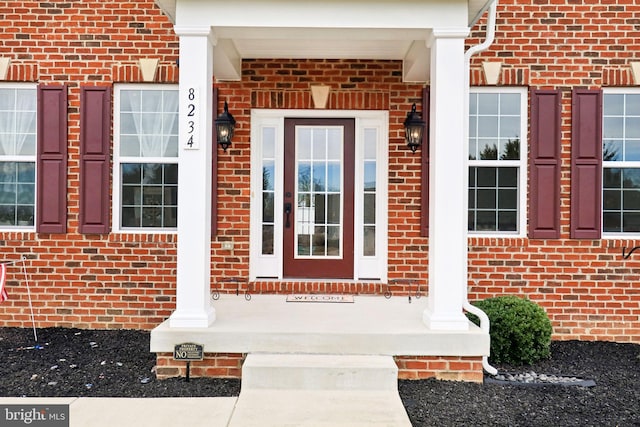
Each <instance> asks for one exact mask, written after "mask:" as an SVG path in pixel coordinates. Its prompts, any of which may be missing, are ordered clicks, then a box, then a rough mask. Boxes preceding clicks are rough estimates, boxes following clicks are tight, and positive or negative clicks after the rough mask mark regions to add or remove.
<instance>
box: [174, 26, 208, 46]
mask: <svg viewBox="0 0 640 427" xmlns="http://www.w3.org/2000/svg"><path fill="white" fill-rule="evenodd" d="M173 31H174V32H175V33H176V35H177V36H179V37H206V38H207V39H208V40H209V43H211V45H212V46H215V45H216V44H217V43H218V38H217V37H216V34H215V33H214V32H213V30H212V29H211V27H205V26H197V27H190V26H186V25H174V26H173Z"/></svg>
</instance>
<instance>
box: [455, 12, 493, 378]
mask: <svg viewBox="0 0 640 427" xmlns="http://www.w3.org/2000/svg"><path fill="white" fill-rule="evenodd" d="M497 8H498V0H493V2H492V3H491V5H490V6H489V16H488V17H487V34H486V39H485V41H484V42H482V43H480V44H477V45H475V46H471V47H470V48H469V49H468V50H467V51H466V52H465V53H464V65H465V73H464V76H465V77H464V78H465V85H464V90H465V102H464V120H465V123H466V124H465V127H464V135H465V138H464V141H465V147H466V149H465V150H466V151H467V153H466V154H467V155H466V156H465V162H467V161H468V158H469V153H468V150H469V144H468V143H467V141H468V140H469V85H470V81H469V74H470V72H471V57H472V56H473V55H475V54H477V53H480V52H484V51H485V50H487V49H489V47H490V46H491V45H492V44H493V41H494V39H495V36H496V14H497V13H496V11H497ZM467 170H469V167H468V166H467ZM462 308H463V309H465V310H466V311H468V312H469V313H471V314H475V315H476V316H478V318H479V319H480V329H481V330H482V331H483V332H486V333H487V334H488V333H489V327H490V323H489V317H488V316H487V315H486V313H485V312H484V311H482V310H480V309H479V308H478V307H476V306H474V305H471V303H470V302H469V299H468V289H467V285H464V301H463V303H462ZM482 368H483V369H484V370H485V371H486V372H488V373H489V374H491V375H496V374H497V373H498V370H497V369H496V368H494V367H493V366H491V365H490V364H489V358H488V357H487V356H482Z"/></svg>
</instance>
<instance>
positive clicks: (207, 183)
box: [169, 27, 215, 328]
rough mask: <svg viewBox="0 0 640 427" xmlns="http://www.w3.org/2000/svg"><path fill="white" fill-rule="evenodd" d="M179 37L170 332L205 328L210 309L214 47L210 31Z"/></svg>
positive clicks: (182, 30) (181, 30) (182, 31)
mask: <svg viewBox="0 0 640 427" xmlns="http://www.w3.org/2000/svg"><path fill="white" fill-rule="evenodd" d="M175 32H176V34H177V35H178V36H179V37H180V64H179V65H180V116H179V117H180V126H179V132H180V135H179V153H178V269H177V270H178V272H177V286H176V311H175V312H174V313H173V314H172V315H171V317H170V318H169V326H170V327H179V328H180V327H192V328H206V327H208V326H209V325H211V324H212V323H213V321H214V320H215V310H214V308H213V306H212V305H211V297H210V283H211V154H212V147H211V142H212V131H213V129H212V121H213V119H212V113H211V111H212V99H213V94H212V91H213V86H212V85H213V43H212V35H211V29H210V28H209V27H196V28H192V27H176V28H175Z"/></svg>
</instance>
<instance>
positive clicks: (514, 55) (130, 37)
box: [0, 0, 640, 370]
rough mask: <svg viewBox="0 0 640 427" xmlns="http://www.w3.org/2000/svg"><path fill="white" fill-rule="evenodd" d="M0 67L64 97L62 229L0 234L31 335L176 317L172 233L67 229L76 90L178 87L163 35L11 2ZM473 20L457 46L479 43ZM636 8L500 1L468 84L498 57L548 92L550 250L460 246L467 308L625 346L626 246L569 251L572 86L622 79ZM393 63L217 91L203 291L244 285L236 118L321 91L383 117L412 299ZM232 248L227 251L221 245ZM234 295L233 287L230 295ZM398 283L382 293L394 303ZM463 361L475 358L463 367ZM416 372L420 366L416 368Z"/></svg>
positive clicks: (250, 65)
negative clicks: (551, 122) (220, 135)
mask: <svg viewBox="0 0 640 427" xmlns="http://www.w3.org/2000/svg"><path fill="white" fill-rule="evenodd" d="M0 17H1V19H2V22H4V23H6V25H5V26H4V27H3V31H2V32H1V33H0V56H9V57H10V58H11V61H12V62H11V66H10V67H9V72H8V77H7V79H8V80H9V81H29V82H40V83H67V84H68V86H69V110H68V112H69V158H68V161H69V180H68V195H67V198H68V204H69V208H68V209H69V222H68V230H69V232H68V233H67V234H65V235H50V234H36V233H32V232H28V233H27V232H3V233H0V258H1V259H5V260H18V259H20V258H21V257H22V256H23V255H26V256H27V258H28V260H27V263H26V267H27V268H26V270H27V273H28V279H29V285H30V288H31V291H32V299H33V303H34V310H35V314H36V322H37V324H38V326H53V325H59V326H77V327H86V328H88V327H97V328H141V329H150V328H152V327H154V326H155V325H157V324H158V323H159V322H161V321H162V320H164V319H166V318H167V317H168V316H169V315H170V314H171V312H172V310H173V308H174V307H175V300H174V298H175V267H176V264H175V263H176V238H175V236H173V235H154V236H146V235H133V234H110V235H105V236H92V235H88V236H84V235H80V234H78V232H77V229H78V188H79V182H78V168H79V148H78V141H79V85H80V84H83V85H84V84H99V85H107V84H112V83H113V82H140V81H141V76H140V72H139V70H138V69H137V62H138V59H140V58H142V57H152V58H159V60H160V65H159V69H158V73H157V76H156V82H172V83H175V82H177V76H178V71H179V70H178V68H177V67H176V59H177V57H178V40H177V38H176V37H175V35H174V34H173V27H172V24H171V23H170V22H169V21H168V20H167V19H166V18H165V17H164V16H163V15H162V13H161V12H160V10H159V9H158V8H157V7H156V6H155V5H154V2H153V1H152V0H138V1H115V2H104V1H99V0H87V1H82V2H55V3H54V2H50V3H43V2H36V1H12V2H8V3H5V4H4V5H3V8H2V9H1V10H0ZM483 26H484V21H482V22H480V23H479V24H478V25H477V26H476V27H475V28H474V29H473V31H472V35H471V39H470V40H469V42H468V44H469V45H471V44H475V43H477V42H479V41H481V40H482V39H484V27H483ZM639 30H640V5H637V4H636V2H635V1H634V0H619V1H617V2H615V3H612V2H602V3H600V2H596V1H589V2H575V1H570V0H566V1H561V0H558V1H553V2H551V1H545V2H540V1H533V0H529V1H525V2H522V1H517V2H516V1H515V0H502V1H501V2H500V6H499V16H498V30H497V34H496V41H495V43H494V45H493V46H492V47H491V48H490V49H489V50H488V51H487V52H485V53H483V54H481V55H479V56H477V57H474V58H473V59H472V64H471V66H472V72H471V81H472V84H473V85H482V84H484V76H483V74H482V72H481V64H482V62H483V61H501V62H503V70H502V73H501V76H500V81H499V85H516V86H527V85H531V86H533V87H536V88H539V89H556V88H557V89H561V90H562V91H563V97H562V150H561V161H562V166H561V236H560V238H559V239H556V240H529V239H527V238H493V239H484V238H482V239H481V238H470V239H469V242H470V243H469V280H470V294H469V296H470V299H472V300H474V299H477V298H485V297H488V296H493V295H499V294H505V293H506V294H517V295H523V296H528V297H529V298H531V299H532V300H534V301H536V302H539V303H540V304H541V305H543V307H545V309H546V310H547V312H548V313H549V315H550V316H551V319H552V321H553V325H554V338H556V339H602V340H617V341H633V342H640V308H639V306H640V290H639V289H640V287H639V285H638V284H637V282H638V278H639V273H637V272H640V270H638V268H639V267H640V261H638V260H636V259H637V257H635V254H634V256H632V257H631V258H630V259H628V260H623V259H622V257H621V250H622V249H621V248H622V247H623V246H626V247H627V248H629V247H633V246H635V245H640V240H624V239H621V240H606V241H605V240H593V241H592V240H586V241H585V240H571V239H569V219H570V206H569V199H570V178H571V176H570V159H571V145H570V141H571V120H570V118H571V89H572V88H573V87H576V86H578V87H585V88H599V87H602V86H624V85H630V84H633V83H634V82H633V80H632V77H631V74H630V72H629V68H628V62H629V61H632V60H640V32H639ZM401 74H402V68H401V63H400V62H398V61H358V60H324V61H309V60H246V61H244V63H243V73H242V81H241V82H233V83H220V84H218V87H219V93H220V99H219V105H218V111H221V109H222V103H223V102H224V101H225V100H227V101H228V102H229V106H230V110H231V112H232V114H234V116H235V117H236V119H237V121H238V125H237V132H236V137H235V139H234V144H233V146H232V147H231V148H230V150H229V151H228V152H227V153H222V152H220V155H219V160H218V166H219V172H218V176H219V186H218V215H219V218H218V230H219V231H218V236H217V237H216V239H214V242H213V244H212V249H213V254H212V262H213V263H212V274H213V281H214V283H216V284H217V285H218V287H219V288H220V289H224V290H225V291H226V292H235V290H236V287H237V284H236V283H233V282H223V279H225V278H229V277H239V278H242V279H243V280H245V281H246V278H247V277H248V257H249V253H248V246H249V182H248V180H249V155H250V153H249V132H250V129H249V126H250V123H249V115H250V110H251V108H312V101H311V98H310V91H309V86H310V85H311V84H327V85H329V86H330V87H331V95H330V98H329V105H328V108H331V109H334V108H335V109H340V108H353V109H388V110H389V117H390V123H389V131H390V133H389V184H390V185H389V221H390V223H389V278H390V279H391V280H393V279H411V280H415V281H417V282H418V283H420V284H421V285H422V286H423V289H424V288H426V283H427V262H428V261H427V248H428V240H427V239H426V238H421V237H420V215H419V206H420V203H419V197H420V188H419V183H420V156H419V155H412V154H411V153H410V151H408V150H407V149H406V147H405V146H404V141H403V131H402V121H403V120H404V117H405V115H406V112H407V111H408V110H409V108H410V106H411V104H412V103H413V102H417V103H418V104H419V103H420V102H421V91H422V86H421V85H416V84H404V83H402V81H401ZM231 239H232V240H233V241H234V251H233V252H232V253H230V252H229V251H223V250H221V242H222V241H224V240H231ZM8 273H9V274H8V280H9V281H8V285H7V289H8V291H9V293H10V300H9V301H6V302H4V303H3V304H2V305H1V306H0V324H2V325H12V326H30V319H29V309H28V300H27V292H26V287H25V285H26V281H25V279H24V277H23V273H22V270H21V268H20V265H15V266H13V267H10V268H9V272H8ZM243 286H246V284H243ZM408 286H409V285H408V284H406V283H398V284H395V285H393V286H392V287H391V290H392V291H393V292H394V293H395V294H405V293H407V292H408V290H409V289H408ZM252 290H253V291H254V292H255V291H263V292H281V293H285V292H291V291H296V292H306V291H312V292H349V293H351V292H360V293H374V292H378V293H380V292H383V286H380V285H377V284H358V285H354V284H349V283H338V284H325V283H320V282H317V283H311V284H306V283H305V284H303V283H290V284H280V283H271V282H264V283H256V284H252ZM474 363H477V362H474ZM425 369H426V370H430V369H431V368H425Z"/></svg>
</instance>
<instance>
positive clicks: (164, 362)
mask: <svg viewBox="0 0 640 427" xmlns="http://www.w3.org/2000/svg"><path fill="white" fill-rule="evenodd" d="M244 358H245V355H244V354H240V353H205V357H204V359H203V360H201V361H192V362H191V363H190V368H189V376H190V377H219V378H241V377H242V364H243V363H244ZM394 360H395V362H396V365H397V366H398V378H399V379H408V380H418V379H426V378H437V379H441V380H452V381H472V382H482V380H483V374H482V358H479V357H457V356H442V357H438V356H396V357H394ZM156 361H157V365H156V376H157V377H158V378H159V379H166V378H173V377H185V376H186V375H187V363H186V362H185V361H178V360H174V358H173V354H172V353H158V355H157V359H156Z"/></svg>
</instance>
